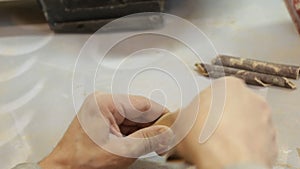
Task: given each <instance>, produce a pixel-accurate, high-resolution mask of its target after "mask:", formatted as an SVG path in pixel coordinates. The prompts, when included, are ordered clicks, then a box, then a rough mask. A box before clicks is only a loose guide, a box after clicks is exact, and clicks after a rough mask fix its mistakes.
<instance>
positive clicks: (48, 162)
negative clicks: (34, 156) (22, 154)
mask: <svg viewBox="0 0 300 169" xmlns="http://www.w3.org/2000/svg"><path fill="white" fill-rule="evenodd" d="M70 164H71V163H70V160H69V159H67V158H66V157H65V156H62V155H59V154H57V153H53V152H52V153H51V154H50V155H49V156H47V157H46V158H44V159H43V160H41V161H40V162H39V163H38V165H39V166H40V167H41V168H42V169H72V166H71V165H70Z"/></svg>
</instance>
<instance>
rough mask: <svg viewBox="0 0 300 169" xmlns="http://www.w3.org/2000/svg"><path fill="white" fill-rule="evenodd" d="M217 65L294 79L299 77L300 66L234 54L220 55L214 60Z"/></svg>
mask: <svg viewBox="0 0 300 169" xmlns="http://www.w3.org/2000/svg"><path fill="white" fill-rule="evenodd" d="M212 63H213V64H215V65H223V66H227V67H233V68H237V69H244V70H249V71H254V72H259V73H264V74H270V75H275V76H283V77H287V78H292V79H298V78H299V72H300V67H299V66H293V65H284V64H277V63H271V62H264V61H259V60H254V59H246V58H238V57H233V56H226V55H220V56H217V57H216V58H215V59H214V60H213V61H212Z"/></svg>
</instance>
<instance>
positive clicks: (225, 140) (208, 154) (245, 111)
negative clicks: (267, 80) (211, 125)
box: [156, 77, 277, 169]
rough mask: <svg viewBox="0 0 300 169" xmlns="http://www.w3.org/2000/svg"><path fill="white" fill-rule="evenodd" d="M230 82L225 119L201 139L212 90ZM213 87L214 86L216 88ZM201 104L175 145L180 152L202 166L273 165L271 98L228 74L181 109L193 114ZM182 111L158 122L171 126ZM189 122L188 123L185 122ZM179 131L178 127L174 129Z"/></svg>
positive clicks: (210, 168)
mask: <svg viewBox="0 0 300 169" xmlns="http://www.w3.org/2000/svg"><path fill="white" fill-rule="evenodd" d="M224 84H226V88H225V90H226V95H225V99H224V111H223V116H222V118H221V121H220V122H219V123H218V124H217V125H216V130H215V131H214V132H213V133H211V134H212V135H211V136H210V137H209V139H208V140H207V141H206V142H204V143H200V142H199V137H200V133H201V131H202V129H203V127H204V124H205V120H206V119H207V117H208V116H209V113H212V112H210V110H211V108H212V106H220V105H213V101H212V99H213V97H212V96H213V93H212V91H213V90H214V91H218V88H219V89H220V88H222V85H224ZM212 89H213V90H212ZM195 107H198V116H197V118H196V121H195V123H194V124H193V126H192V128H191V130H190V132H189V133H188V134H187V136H186V137H185V138H184V139H183V140H182V141H181V142H180V143H179V144H178V145H177V146H176V147H175V148H174V150H175V151H172V152H173V153H176V156H180V157H182V158H184V159H185V160H186V161H187V162H190V163H192V164H194V165H196V167H197V168H199V169H222V168H224V167H230V166H233V165H237V164H256V165H261V166H264V167H267V168H271V166H272V164H273V162H274V160H275V159H276V156H277V145H276V134H275V133H276V132H275V129H274V127H273V124H272V120H271V110H270V108H269V106H268V104H267V102H266V101H265V100H264V99H263V98H262V97H260V96H258V95H257V94H255V93H253V92H252V91H251V90H250V89H248V88H247V87H246V85H245V84H244V82H243V81H241V80H239V79H236V78H232V77H227V78H222V79H219V80H216V81H215V82H214V83H213V85H212V86H210V87H208V88H207V89H205V90H204V91H202V92H201V93H200V94H199V95H198V96H197V97H195V98H194V100H193V101H192V102H191V103H190V105H188V106H187V107H186V108H184V109H182V111H180V113H182V114H184V115H189V114H190V113H191V109H193V108H195ZM177 116H178V113H170V114H166V115H164V116H163V117H162V118H161V119H160V120H158V121H157V122H156V124H157V125H166V126H169V127H171V126H172V125H173V122H174V121H175V120H176V117H177ZM182 125H187V123H185V124H182ZM173 132H174V134H175V135H176V133H177V132H176V131H174V130H173Z"/></svg>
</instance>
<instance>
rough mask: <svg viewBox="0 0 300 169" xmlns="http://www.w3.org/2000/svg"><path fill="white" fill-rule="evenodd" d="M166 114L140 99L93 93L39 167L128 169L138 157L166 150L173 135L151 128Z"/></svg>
mask: <svg viewBox="0 0 300 169" xmlns="http://www.w3.org/2000/svg"><path fill="white" fill-rule="evenodd" d="M166 112H168V110H167V109H166V108H164V107H163V106H161V105H159V104H158V103H155V102H154V101H151V100H149V99H147V98H145V97H142V96H133V95H111V94H104V93H100V92H96V93H94V94H92V95H90V96H88V97H87V99H86V100H85V102H84V103H83V105H82V107H81V109H80V111H79V113H78V114H77V117H75V118H74V120H73V121H72V123H71V125H70V126H69V128H68V130H67V131H66V133H65V135H64V136H63V138H62V139H61V141H60V142H59V143H58V145H57V146H56V147H55V149H54V150H53V151H52V153H51V154H50V155H49V156H47V157H46V158H45V159H43V160H42V161H41V162H40V163H39V165H40V166H41V167H42V168H43V169H48V168H49V169H50V168H51V169H53V168H54V169H63V168H64V169H66V168H68V169H83V168H84V169H102V168H105V169H114V168H127V167H128V166H129V165H130V164H132V163H133V162H134V161H135V160H136V158H138V157H139V156H142V155H145V154H147V153H150V152H153V151H156V152H158V153H159V152H162V151H164V150H165V149H167V148H168V146H169V144H170V143H171V141H172V138H173V133H172V131H171V130H170V129H169V128H168V127H166V126H150V125H152V124H153V123H154V122H155V121H156V120H157V119H158V118H159V117H160V116H161V115H163V114H165V113H166ZM149 126H150V127H149Z"/></svg>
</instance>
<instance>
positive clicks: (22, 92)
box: [0, 0, 300, 169]
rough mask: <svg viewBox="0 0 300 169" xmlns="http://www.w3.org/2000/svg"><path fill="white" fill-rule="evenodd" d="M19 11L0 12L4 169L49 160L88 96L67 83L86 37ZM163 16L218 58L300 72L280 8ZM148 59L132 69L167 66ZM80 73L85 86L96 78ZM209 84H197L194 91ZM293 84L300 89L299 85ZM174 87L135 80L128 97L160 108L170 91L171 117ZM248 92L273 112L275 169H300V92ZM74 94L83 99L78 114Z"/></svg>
mask: <svg viewBox="0 0 300 169" xmlns="http://www.w3.org/2000/svg"><path fill="white" fill-rule="evenodd" d="M23 8H24V6H23V7H18V8H13V7H9V5H3V6H1V5H0V96H1V97H0V157H1V158H0V165H1V168H3V169H9V168H10V167H12V166H14V165H15V164H17V163H20V162H24V161H38V160H40V159H41V158H42V157H44V156H45V155H47V154H48V153H49V152H51V151H52V149H53V147H54V146H55V145H56V144H57V142H58V141H59V139H60V138H61V137H62V135H63V134H64V132H65V131H66V129H67V127H68V125H69V124H70V122H71V120H72V119H73V117H74V115H75V112H76V110H77V109H78V105H80V103H81V102H82V100H83V99H84V98H85V97H86V96H87V95H88V94H89V93H88V92H89V91H90V89H87V90H86V89H85V88H84V87H83V86H84V83H83V84H81V85H80V83H77V84H76V85H75V86H74V83H73V86H72V79H73V78H74V65H75V63H76V61H77V57H78V55H79V53H80V51H81V49H82V48H83V46H84V44H85V42H86V41H87V40H88V38H89V37H90V36H91V34H55V33H53V32H52V31H51V30H50V29H49V27H48V25H47V23H45V21H44V20H43V18H42V17H39V16H37V15H36V13H40V12H39V10H38V9H36V8H33V9H32V8H31V7H27V6H25V10H23ZM166 12H167V13H170V14H174V15H177V16H179V17H182V18H184V19H187V20H188V21H190V22H191V23H193V24H194V25H196V26H197V27H198V28H199V29H201V30H202V31H203V32H204V33H205V34H206V35H207V37H208V38H209V39H210V40H211V41H212V43H213V44H214V46H215V48H216V50H217V52H218V53H224V54H230V55H234V56H241V57H248V58H254V59H260V60H266V61H272V62H279V63H287V64H294V65H300V36H299V35H298V34H297V31H296V29H295V27H294V25H293V22H292V20H291V18H290V16H289V13H288V11H287V9H286V7H285V4H284V2H283V1H282V0H264V1H261V0H242V1H238V0H194V1H192V0H186V1H180V0H174V1H172V2H170V4H168V6H167V11H166ZM41 16H42V14H41ZM28 18H31V19H30V20H28ZM133 45H134V44H133ZM180 46H182V45H176V44H175V45H173V46H172V45H170V46H169V47H170V48H169V49H173V50H172V51H171V52H172V53H173V54H176V55H178V56H182V58H181V59H182V61H183V62H184V63H185V65H188V67H190V69H191V70H193V65H194V63H195V62H196V61H198V60H199V59H198V58H196V57H189V53H188V51H186V50H185V49H181V47H180ZM98 52H101V51H98ZM116 55H118V56H116V57H112V58H113V59H112V58H108V59H107V60H106V62H105V63H104V65H106V69H107V71H103V72H107V74H105V73H103V72H102V73H103V74H101V76H100V77H99V78H98V79H97V81H96V82H97V83H96V89H97V90H101V91H104V92H110V91H111V86H110V83H109V82H110V78H111V75H112V73H113V70H111V69H110V68H111V66H112V65H114V62H116V60H118V59H119V60H122V53H121V54H120V53H119V54H118V53H116ZM148 55H149V53H146V54H144V55H143V54H142V53H140V56H139V57H132V58H131V59H132V60H131V61H132V62H133V63H135V64H137V65H141V66H143V65H147V62H146V61H149V62H150V61H151V63H154V62H157V59H161V61H160V62H159V63H160V64H165V65H166V66H168V64H172V62H168V61H167V60H165V59H164V57H163V56H161V54H159V53H158V54H157V53H156V56H155V57H154V58H155V59H156V60H155V59H154V60H153V59H152V58H149V57H151V56H148ZM154 55H155V54H154ZM143 58H145V59H144V60H143ZM129 61H130V60H129ZM129 65H130V63H129ZM84 67H86V69H87V70H88V71H90V70H89V65H88V64H84V63H83V68H84ZM128 69H130V67H129V68H128ZM91 71H93V70H91ZM78 73H79V75H80V76H78V77H80V78H83V79H81V80H82V82H85V80H86V79H84V78H87V79H88V78H89V77H90V76H92V75H93V74H89V73H87V74H85V73H86V72H78ZM77 75H78V74H77ZM147 77H149V78H150V80H149V79H147ZM151 78H152V79H151ZM149 82H150V83H149ZM151 82H155V83H151ZM210 82H211V81H210V80H209V79H206V78H203V77H197V83H198V85H199V90H202V89H204V88H205V87H207V86H208V85H209V84H210ZM294 82H295V84H296V85H297V86H298V87H300V81H299V80H298V81H294ZM145 84H147V85H145ZM157 84H160V85H157ZM82 85H83V86H82ZM172 85H173V86H175V87H176V84H174V82H172V79H169V80H166V81H162V80H161V79H155V76H151V75H149V76H140V77H139V78H137V79H136V81H135V83H134V85H133V88H132V90H131V92H132V93H134V94H138V93H139V92H140V94H142V95H146V96H149V95H148V94H147V92H149V91H152V90H153V88H154V87H156V88H158V89H157V91H158V92H157V91H156V92H154V93H152V94H153V95H151V96H152V97H153V99H154V100H156V101H158V102H160V101H162V102H164V101H165V100H160V98H162V97H161V96H162V95H161V94H160V93H159V91H160V90H164V89H168V88H169V91H167V92H166V97H167V98H170V99H169V100H167V101H165V102H166V105H167V106H168V108H169V109H170V110H176V109H178V108H179V107H178V104H177V101H178V100H176V99H175V100H172V98H177V94H176V93H175V94H174V93H173V92H174V91H175V92H176V91H177V89H174V90H172V89H171V88H172ZM170 86H171V87H170ZM251 88H253V90H254V91H256V92H258V93H259V94H261V95H263V97H265V98H266V99H267V101H268V103H269V104H270V107H271V108H272V111H273V114H272V116H273V121H274V124H275V127H276V129H277V135H278V144H279V147H278V148H279V157H278V160H277V162H276V166H275V167H274V168H276V169H282V168H292V169H294V168H295V169H296V168H300V155H299V154H298V152H297V148H300V132H299V131H300V103H299V100H298V99H299V98H300V90H299V89H296V90H288V89H281V88H276V87H269V88H256V87H251ZM74 91H75V93H76V91H81V93H80V94H81V95H79V96H77V97H80V98H79V99H78V100H77V102H76V103H75V104H76V105H77V107H76V106H75V109H74V105H73V97H72V96H73V95H72V94H73V93H74ZM172 94H174V95H175V96H173V95H172ZM195 94H196V93H195ZM164 97H165V96H164ZM190 98H192V96H190ZM148 166H149V167H148ZM187 167H188V165H186V164H184V163H183V162H165V159H164V158H163V157H158V156H154V157H151V158H146V159H140V160H138V162H136V163H135V164H134V165H133V166H132V167H131V168H135V169H141V168H187ZM189 167H190V166H189Z"/></svg>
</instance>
